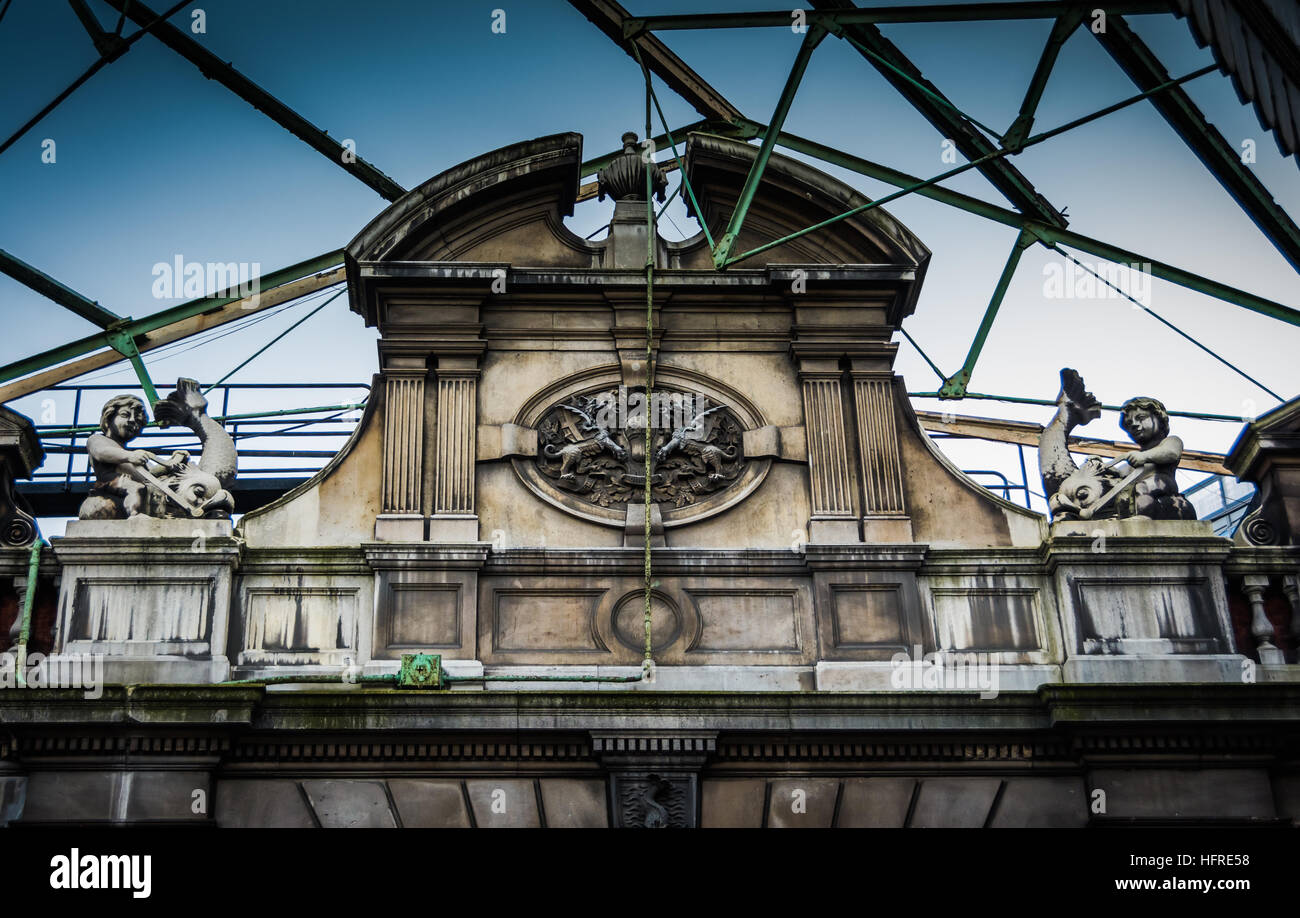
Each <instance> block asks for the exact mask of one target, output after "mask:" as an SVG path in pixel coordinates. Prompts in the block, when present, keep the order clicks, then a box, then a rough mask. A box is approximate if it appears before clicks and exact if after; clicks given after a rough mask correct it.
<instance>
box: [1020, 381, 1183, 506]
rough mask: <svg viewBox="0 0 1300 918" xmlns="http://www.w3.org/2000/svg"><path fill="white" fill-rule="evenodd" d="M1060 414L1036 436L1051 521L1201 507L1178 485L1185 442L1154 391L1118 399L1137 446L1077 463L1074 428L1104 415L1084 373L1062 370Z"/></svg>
mask: <svg viewBox="0 0 1300 918" xmlns="http://www.w3.org/2000/svg"><path fill="white" fill-rule="evenodd" d="M1056 403H1057V406H1058V407H1057V410H1056V415H1055V416H1054V417H1053V418H1052V421H1051V423H1050V424H1048V425H1047V427H1046V428H1044V429H1043V433H1042V436H1041V437H1040V438H1039V441H1038V465H1039V469H1040V470H1041V471H1042V475H1043V488H1044V493H1045V494H1046V495H1047V504H1048V506H1049V507H1050V508H1051V511H1052V518H1053V519H1054V520H1092V519H1127V518H1130V517H1140V518H1145V519H1153V520H1194V519H1196V510H1195V508H1193V507H1192V504H1191V502H1190V501H1188V500H1187V498H1186V497H1183V495H1182V494H1180V493H1179V491H1178V482H1177V481H1176V480H1175V478H1174V473H1175V472H1176V471H1178V462H1179V460H1181V459H1182V456H1183V441H1182V440H1180V439H1179V438H1178V437H1172V436H1170V435H1169V413H1168V412H1167V411H1166V410H1165V406H1164V405H1163V404H1161V403H1160V402H1159V401H1157V400H1156V399H1154V398H1131V399H1129V400H1128V401H1127V402H1125V403H1124V404H1123V405H1122V406H1120V422H1119V424H1120V427H1121V428H1123V430H1124V432H1125V433H1126V434H1128V435H1129V437H1130V438H1132V440H1133V442H1134V443H1136V444H1137V445H1138V447H1139V448H1138V449H1136V450H1133V451H1132V452H1129V453H1125V454H1124V455H1123V456H1120V457H1118V458H1116V459H1112V460H1111V461H1110V462H1103V461H1102V460H1101V459H1100V458H1098V457H1097V456H1092V457H1090V458H1088V459H1087V460H1085V461H1084V463H1083V465H1082V466H1077V465H1075V463H1074V460H1073V459H1072V458H1071V456H1070V450H1069V441H1070V432H1071V431H1073V430H1074V428H1075V427H1077V426H1079V425H1082V424H1087V423H1088V422H1089V421H1091V420H1093V419H1095V418H1097V417H1098V416H1100V414H1101V403H1100V402H1098V401H1097V399H1096V397H1095V396H1094V395H1093V394H1092V393H1091V392H1088V391H1086V390H1085V389H1084V386H1083V377H1081V376H1080V375H1079V374H1078V373H1077V372H1076V371H1074V370H1071V369H1069V368H1066V369H1063V370H1061V394H1060V396H1059V397H1058V398H1057V402H1056Z"/></svg>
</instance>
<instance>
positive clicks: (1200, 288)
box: [742, 121, 1300, 325]
mask: <svg viewBox="0 0 1300 918" xmlns="http://www.w3.org/2000/svg"><path fill="white" fill-rule="evenodd" d="M742 126H746V127H752V128H756V129H758V130H759V131H761V130H762V128H763V125H761V124H757V123H756V122H749V121H745V122H743V123H742ZM777 143H778V144H779V145H780V146H782V147H785V148H786V149H789V150H794V151H796V152H798V153H803V154H805V155H807V156H812V157H814V158H816V159H820V160H822V161H823V162H828V163H831V164H832V165H836V166H840V167H842V168H844V169H848V170H850V171H852V172H857V173H858V174H860V175H865V176H867V177H868V178H873V179H876V180H878V181H881V182H884V183H886V184H888V185H893V186H895V187H897V188H912V189H913V193H914V194H919V195H923V196H925V197H927V198H931V199H932V200H935V201H939V202H940V203H942V204H947V205H948V206H950V207H956V208H958V209H960V210H964V211H966V212H967V213H971V214H975V215H976V216H979V217H983V218H985V219H986V220H992V221H993V222H995V223H1001V224H1002V225H1003V226H1010V227H1015V228H1016V229H1028V230H1030V231H1031V232H1032V233H1033V234H1034V235H1035V236H1036V237H1038V238H1039V239H1042V240H1043V241H1044V242H1045V243H1052V242H1059V243H1061V244H1062V245H1066V246H1069V247H1070V248H1073V249H1078V250H1080V251H1082V252H1087V253H1089V254H1090V255H1096V256H1097V257H1098V258H1104V259H1106V260H1107V261H1113V262H1118V263H1121V264H1139V265H1149V266H1150V271H1151V274H1152V275H1153V276H1155V277H1159V278H1161V279H1162V280H1167V281H1169V282H1170V283H1173V284H1177V285H1179V286H1180V287H1186V288H1187V289H1189V290H1195V291H1196V292H1198V293H1204V294H1206V295H1207V296H1212V297H1214V298H1216V299H1220V300H1224V301H1225V302H1228V303H1232V304H1233V305H1236V306H1240V307H1242V308H1244V309H1249V310H1251V311H1252V312H1258V313H1260V314H1261V315H1266V316H1269V317H1270V318H1274V319H1279V320H1281V321H1283V322H1287V323H1289V324H1291V325H1300V311H1297V310H1295V309H1293V308H1291V307H1289V306H1284V305H1282V304H1281V303H1276V302H1274V301H1272V300H1267V299H1264V298H1263V297H1260V296H1255V295H1254V294H1252V293H1247V292H1246V291H1244V290H1239V289H1237V288H1236V287H1230V286H1228V285H1227V284H1221V283H1219V282H1217V281H1213V280H1210V279H1209V278H1206V277H1202V276H1200V275H1199V274H1193V273H1192V272H1190V271H1184V270H1183V269H1182V268H1177V267H1174V266H1173V265H1170V264H1166V263H1164V262H1161V261H1156V260H1155V259H1152V258H1150V257H1148V256H1146V255H1139V254H1137V253H1136V252H1131V251H1129V250H1127V249H1121V248H1119V247H1118V246H1113V245H1110V244H1109V243H1107V242H1103V241H1102V240H1100V239H1094V238H1092V237H1091V236H1085V235H1083V234H1082V233H1076V232H1074V231H1073V230H1069V229H1065V228H1064V227H1059V226H1052V225H1050V224H1047V223H1043V222H1040V221H1035V220H1030V219H1028V218H1026V217H1025V216H1023V215H1021V214H1018V213H1016V212H1015V211H1013V210H1008V209H1007V208H1005V207H999V206H998V205H996V204H990V203H989V202H987V201H981V200H980V199H979V198H974V197H971V196H970V195H967V194H962V193H961V192H959V191H953V190H951V189H948V188H944V187H942V186H940V185H926V184H924V179H921V178H919V177H917V176H915V175H909V174H908V173H906V172H901V171H899V170H897V169H892V168H890V167H889V166H883V165H881V164H880V163H874V162H871V161H870V160H866V159H862V158H861V157H858V156H853V155H851V154H848V153H844V152H842V151H840V150H836V149H834V148H832V147H828V146H825V145H824V144H820V143H816V142H815V141H811V140H807V139H805V138H803V137H798V136H796V135H794V134H786V133H782V134H780V135H779V137H778V138H777Z"/></svg>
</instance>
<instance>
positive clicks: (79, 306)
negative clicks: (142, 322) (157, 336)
mask: <svg viewBox="0 0 1300 918" xmlns="http://www.w3.org/2000/svg"><path fill="white" fill-rule="evenodd" d="M0 271H3V272H4V273H5V274H8V275H9V276H10V277H12V278H13V279H14V280H16V281H18V283H20V284H22V285H24V286H26V287H30V288H31V289H33V290H35V291H36V292H37V293H39V294H40V295H41V296H43V297H45V298H47V299H50V300H53V301H54V302H56V303H58V304H59V305H60V306H62V307H63V308H64V309H67V310H70V311H72V312H75V313H76V314H77V315H79V316H81V317H82V318H83V319H85V320H86V321H87V322H93V323H94V324H95V325H98V326H99V327H100V328H108V327H109V326H110V325H112V324H113V323H114V322H120V321H122V317H121V316H119V315H117V314H116V313H112V312H109V311H108V310H107V309H105V308H104V307H103V306H100V305H99V304H98V303H96V302H95V301H94V300H92V299H90V298H89V297H87V296H83V295H82V294H80V293H78V292H77V291H75V290H73V289H72V288H71V287H68V286H65V285H64V284H61V283H59V282H58V281H56V280H55V279H54V278H52V277H50V276H49V275H48V274H46V273H45V272H44V271H41V270H40V269H38V268H34V267H32V266H31V265H29V264H28V263H27V262H25V261H23V260H22V259H21V258H17V257H15V256H14V255H11V254H9V253H8V252H6V251H5V250H4V249H0Z"/></svg>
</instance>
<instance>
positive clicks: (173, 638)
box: [53, 516, 240, 683]
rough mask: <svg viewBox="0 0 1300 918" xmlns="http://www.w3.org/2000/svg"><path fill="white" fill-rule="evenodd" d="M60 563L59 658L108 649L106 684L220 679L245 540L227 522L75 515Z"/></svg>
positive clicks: (58, 546)
mask: <svg viewBox="0 0 1300 918" xmlns="http://www.w3.org/2000/svg"><path fill="white" fill-rule="evenodd" d="M66 532H67V534H66V535H65V536H64V537H63V538H61V539H54V540H53V549H54V553H55V555H57V556H58V559H59V562H60V563H61V564H62V566H63V579H62V585H61V588H60V591H59V610H58V617H57V619H56V625H55V637H54V647H55V660H56V661H57V660H59V659H60V658H65V657H75V658H84V657H85V656H86V655H96V654H102V655H103V660H104V670H103V672H104V679H105V681H106V682H109V683H140V682H154V683H158V682H187V683H208V682H221V681H223V680H225V679H226V678H228V676H229V672H230V663H229V660H228V659H227V657H226V637H227V626H228V620H229V613H230V596H231V587H232V582H233V579H234V570H235V567H236V566H237V564H238V563H239V554H240V544H239V543H238V542H237V541H236V540H235V539H234V538H233V537H232V535H231V532H232V530H231V524H230V522H229V521H228V520H159V519H153V518H150V517H144V516H140V517H135V518H134V519H129V520H77V521H75V522H71V523H69V524H68V528H67V531H66Z"/></svg>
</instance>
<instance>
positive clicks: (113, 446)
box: [78, 395, 190, 520]
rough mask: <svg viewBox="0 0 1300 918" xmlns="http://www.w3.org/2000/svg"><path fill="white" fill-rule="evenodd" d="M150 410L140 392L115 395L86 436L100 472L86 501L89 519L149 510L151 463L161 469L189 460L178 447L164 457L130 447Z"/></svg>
mask: <svg viewBox="0 0 1300 918" xmlns="http://www.w3.org/2000/svg"><path fill="white" fill-rule="evenodd" d="M146 421H147V415H146V414H145V410H144V402H142V401H141V400H140V399H138V398H136V397H135V396H134V395H115V396H114V397H113V398H110V399H109V400H108V401H107V402H106V403H105V404H104V409H103V411H101V412H100V416H99V430H100V432H99V433H97V434H91V435H90V437H89V438H88V439H87V440H86V453H87V454H88V455H89V456H90V464H91V468H92V469H94V472H95V484H94V486H93V487H92V488H91V489H90V496H89V497H87V498H86V500H85V501H84V502H83V503H82V505H81V510H80V512H79V514H78V515H79V516H80V517H81V519H83V520H111V519H120V518H122V517H123V516H126V517H133V516H140V515H141V514H147V513H148V496H149V494H148V491H149V484H150V482H149V480H148V478H146V477H145V474H141V470H143V471H144V472H145V473H146V474H149V463H151V462H152V463H154V465H155V466H156V467H157V471H158V472H159V473H164V472H177V471H180V469H181V468H183V467H184V466H185V464H186V463H187V462H189V459H190V454H189V453H187V452H185V450H176V451H175V452H173V453H172V454H171V456H170V457H169V458H167V459H160V458H158V456H156V455H155V454H154V453H151V452H149V450H147V449H128V448H127V443H129V442H130V441H131V440H133V439H135V438H136V437H137V436H139V434H140V431H142V430H144V426H145V423H146Z"/></svg>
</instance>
